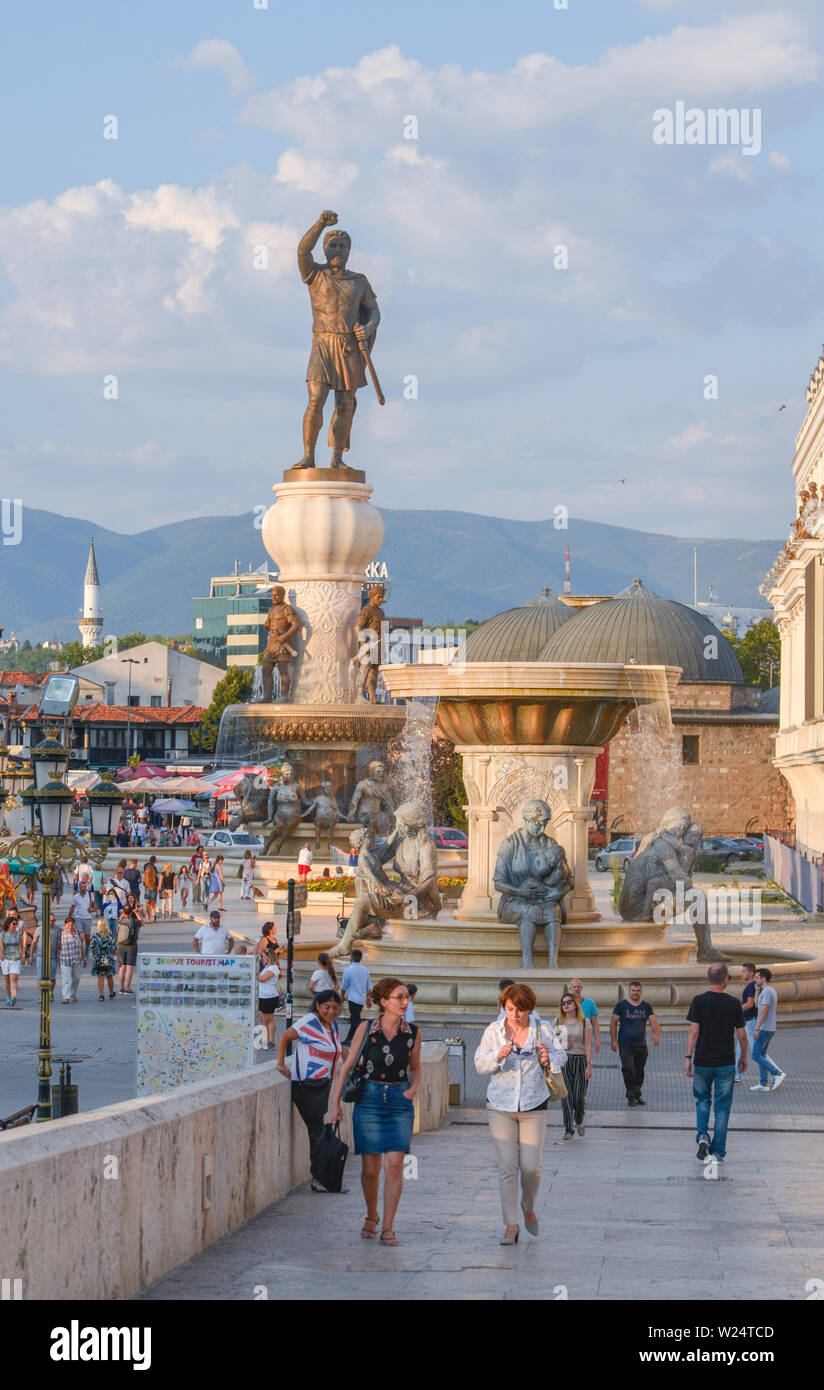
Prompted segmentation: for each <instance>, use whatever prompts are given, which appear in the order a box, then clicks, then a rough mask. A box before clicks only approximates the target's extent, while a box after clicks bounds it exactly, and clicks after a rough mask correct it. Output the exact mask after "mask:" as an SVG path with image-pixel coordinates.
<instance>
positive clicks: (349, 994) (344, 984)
mask: <svg viewBox="0 0 824 1390" xmlns="http://www.w3.org/2000/svg"><path fill="white" fill-rule="evenodd" d="M350 959H351V962H352V963H351V965H347V967H346V969H345V970H344V972H343V979H342V980H341V982H340V986H341V989H342V990H343V994H344V997H345V999H346V1000H347V1002H348V1004H349V1032H348V1033H347V1034H346V1037H345V1038H344V1040H343V1041H344V1043H350V1042H351V1041H352V1039H353V1038H354V1036H355V1029H356V1028H357V1027H358V1025H359V1023H360V1021H361V1013H362V1011H363V1008H364V1006H365V1005H366V1004H367V1002H369V1003H371V997H372V980H371V977H370V975H369V971H368V969H367V967H366V966H365V965H363V964H362V961H363V951H358V950H357V949H355V950H354V951H353V952H352V955H351V957H350Z"/></svg>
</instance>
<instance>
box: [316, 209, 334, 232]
mask: <svg viewBox="0 0 824 1390" xmlns="http://www.w3.org/2000/svg"><path fill="white" fill-rule="evenodd" d="M320 220H321V222H322V223H323V225H324V227H333V226H334V225H335V223H336V222H337V220H338V214H337V213H336V212H330V211H329V209H328V208H327V209H326V211H325V212H322V213H321V215H320Z"/></svg>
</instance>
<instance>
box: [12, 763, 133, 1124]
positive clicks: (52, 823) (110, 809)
mask: <svg viewBox="0 0 824 1390" xmlns="http://www.w3.org/2000/svg"><path fill="white" fill-rule="evenodd" d="M68 760H69V752H68V749H67V748H65V747H64V745H63V744H62V743H60V742H59V741H58V740H57V739H54V738H46V739H44V741H43V742H42V743H41V744H39V745H38V746H37V747H36V748H34V749H33V750H32V762H33V765H34V779H35V780H34V783H33V784H32V785H31V786H29V787H27V788H26V790H25V791H24V792H23V793H22V796H21V800H22V802H23V807H24V812H25V821H26V826H27V830H26V832H25V833H24V834H23V835H20V836H18V837H17V839H16V840H13V841H12V842H11V844H10V845H8V846H7V847H6V854H7V855H8V857H9V858H11V857H12V856H15V857H16V858H17V859H18V860H19V861H20V863H21V864H34V865H36V870H35V871H36V874H37V878H38V881H39V883H40V887H41V907H40V912H41V928H40V958H41V962H42V964H41V974H40V1045H39V1049H38V1054H37V1076H38V1089H37V1120H38V1123H39V1122H40V1121H42V1120H50V1119H51V1116H52V1102H51V1074H52V1067H51V1008H50V990H51V981H50V969H51V899H52V887H53V884H54V879H55V875H56V873H57V868H58V865H62V866H63V867H64V868H65V869H68V870H72V869H73V868H74V867H75V865H76V864H77V863H78V862H79V860H80V856H81V854H82V853H83V852H84V850H83V847H82V846H81V845H80V844H79V843H78V841H77V840H76V839H75V837H74V836H73V835H70V834H69V824H70V821H71V812H72V806H73V805H74V793H73V792H72V791H71V790H70V788H69V787H67V786H66V784H65V782H64V781H63V780H62V775H63V773H64V772H65V770H66V766H67V764H68ZM88 801H89V807H90V813H91V823H92V835H93V836H94V837H100V840H101V843H100V844H99V845H98V846H97V847H96V848H95V847H94V846H92V847H91V848H90V849H89V850H88V851H85V852H86V853H87V854H88V857H89V859H90V860H91V861H92V863H93V864H96V865H98V866H102V864H103V861H104V859H105V857H106V854H107V852H108V850H109V846H110V844H111V836H112V833H113V827H115V826H116V825H117V820H118V816H119V814H120V807H121V805H122V803H123V793H122V792H121V790H120V788H119V787H116V786H115V785H114V784H113V783H110V782H105V781H104V782H103V783H102V785H101V786H99V787H97V788H96V789H95V790H94V791H91V792H89V794H88Z"/></svg>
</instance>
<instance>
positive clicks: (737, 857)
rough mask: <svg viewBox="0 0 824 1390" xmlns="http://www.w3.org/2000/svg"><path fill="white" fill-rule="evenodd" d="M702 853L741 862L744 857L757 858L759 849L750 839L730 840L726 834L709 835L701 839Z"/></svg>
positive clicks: (728, 860)
mask: <svg viewBox="0 0 824 1390" xmlns="http://www.w3.org/2000/svg"><path fill="white" fill-rule="evenodd" d="M700 852H701V854H714V855H716V856H717V857H718V858H719V859H726V860H727V862H728V863H729V862H731V861H732V862H735V863H740V862H741V861H742V860H744V859H757V858H758V857H759V851H758V850H757V849H756V847H755V845H753V844H750V842H749V840H743V841H742V840H730V839H728V838H727V836H726V835H708V836H707V837H706V838H705V839H703V840H702V841H701V845H700Z"/></svg>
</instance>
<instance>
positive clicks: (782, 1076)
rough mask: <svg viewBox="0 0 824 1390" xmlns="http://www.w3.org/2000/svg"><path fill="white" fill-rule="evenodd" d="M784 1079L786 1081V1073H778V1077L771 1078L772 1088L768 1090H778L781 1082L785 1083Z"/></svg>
mask: <svg viewBox="0 0 824 1390" xmlns="http://www.w3.org/2000/svg"><path fill="white" fill-rule="evenodd" d="M786 1079H787V1073H786V1072H785V1071H780V1072H779V1073H778V1076H774V1077H773V1079H772V1086H771V1087H770V1090H771V1091H777V1090H778V1088H779V1086H780V1085H781V1082H782V1081H786Z"/></svg>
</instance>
